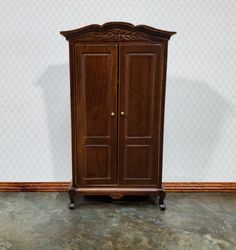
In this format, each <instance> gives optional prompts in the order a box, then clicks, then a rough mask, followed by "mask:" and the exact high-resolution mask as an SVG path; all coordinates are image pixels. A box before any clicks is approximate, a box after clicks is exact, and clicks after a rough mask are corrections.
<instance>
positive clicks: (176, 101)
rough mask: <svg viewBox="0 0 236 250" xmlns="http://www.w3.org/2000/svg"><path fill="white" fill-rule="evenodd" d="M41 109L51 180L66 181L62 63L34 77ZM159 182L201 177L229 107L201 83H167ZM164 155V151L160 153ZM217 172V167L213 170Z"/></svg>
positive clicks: (65, 74) (66, 102) (66, 101)
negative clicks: (42, 102) (44, 117)
mask: <svg viewBox="0 0 236 250" xmlns="http://www.w3.org/2000/svg"><path fill="white" fill-rule="evenodd" d="M36 85H37V86H39V87H40V88H42V90H43V94H44V99H45V106H46V110H47V120H48V131H49V140H50V150H51V154H52V163H53V168H54V179H55V181H68V180H70V179H71V131H70V126H71V124H70V88H69V66H68V64H62V65H53V66H50V67H48V69H47V70H46V71H45V73H44V74H43V75H42V77H41V78H40V79H39V80H38V81H37V83H36ZM166 101H167V102H166V116H165V148H164V174H165V176H164V181H204V180H205V181H207V180H209V178H210V177H211V176H212V175H214V176H215V175H217V173H214V172H212V171H214V170H215V166H212V165H211V164H210V161H211V158H212V157H214V152H215V150H216V148H217V147H219V146H220V144H219V140H220V139H221V135H220V133H221V129H222V127H223V126H224V123H225V122H226V121H227V119H229V117H230V116H231V115H232V114H233V113H234V112H235V107H234V106H233V105H232V104H229V103H227V102H226V101H225V99H224V98H223V97H222V96H221V95H220V94H219V93H218V92H217V91H216V90H214V89H212V88H211V87H210V86H209V85H207V84H206V83H205V82H199V81H191V80H188V79H182V78H170V79H168V83H167V98H166ZM165 154H166V155H165ZM216 171H217V170H216Z"/></svg>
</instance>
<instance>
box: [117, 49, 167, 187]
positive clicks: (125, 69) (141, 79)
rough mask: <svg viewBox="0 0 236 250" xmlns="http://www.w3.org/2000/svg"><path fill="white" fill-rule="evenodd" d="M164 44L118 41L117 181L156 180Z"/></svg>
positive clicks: (148, 181) (137, 182)
mask: <svg viewBox="0 0 236 250" xmlns="http://www.w3.org/2000/svg"><path fill="white" fill-rule="evenodd" d="M163 57H164V55H163V47H162V45H160V44H155V45H151V44H146V45H137V44H136V45H120V62H119V63H120V87H119V89H120V95H119V97H120V98H119V113H120V118H119V182H120V183H121V184H128V185H137V184H138V185H146V184H158V152H159V151H158V147H159V146H160V145H159V142H160V136H161V135H160V133H161V110H162V109H161V108H162V106H161V105H162V93H163V76H162V72H163V68H162V65H163V64H162V60H163Z"/></svg>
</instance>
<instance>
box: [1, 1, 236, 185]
mask: <svg viewBox="0 0 236 250" xmlns="http://www.w3.org/2000/svg"><path fill="white" fill-rule="evenodd" d="M235 13H236V1H234V0H225V1H223V0H221V1H220V0H215V1H211V0H207V1H205V0H192V1H186V0H162V1H157V0H156V1H153V0H132V1H131V0H119V1H112V0H106V1H105V0H99V1H98V0H97V1H91V0H84V1H82V0H80V1H77V0H73V1H66V0H63V1H62V0H34V1H33V0H11V1H6V0H0V181H68V180H70V178H71V146H70V105H69V70H68V44H67V42H66V41H65V39H64V38H63V37H62V36H60V35H59V31H61V30H67V29H73V28H77V27H81V26H84V25H87V24H91V23H99V24H102V23H104V22H107V21H127V22H131V23H134V24H147V25H151V26H154V27H157V28H161V29H167V30H173V31H177V35H175V36H173V37H172V39H171V41H170V46H169V58H168V59H169V61H168V79H167V96H166V116H165V125H166V126H165V143H164V181H236V66H235V65H236V28H235V27H236V15H235Z"/></svg>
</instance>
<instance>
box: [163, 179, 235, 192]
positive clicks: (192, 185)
mask: <svg viewBox="0 0 236 250" xmlns="http://www.w3.org/2000/svg"><path fill="white" fill-rule="evenodd" d="M163 186H164V188H165V190H166V192H176V193H178V192H219V193H221V192H229V193H230V192H236V182H165V183H163Z"/></svg>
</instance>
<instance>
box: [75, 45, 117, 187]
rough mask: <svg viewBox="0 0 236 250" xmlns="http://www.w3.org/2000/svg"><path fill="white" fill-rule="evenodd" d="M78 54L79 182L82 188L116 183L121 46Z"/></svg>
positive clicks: (88, 47) (88, 49) (80, 47)
mask: <svg viewBox="0 0 236 250" xmlns="http://www.w3.org/2000/svg"><path fill="white" fill-rule="evenodd" d="M75 54H76V63H75V67H76V70H75V71H76V94H77V95H78V98H77V100H78V103H76V108H77V113H78V114H77V121H78V124H77V125H76V126H77V131H78V136H77V138H78V142H77V144H78V151H77V152H78V164H79V167H78V168H77V169H78V176H77V179H78V180H79V184H80V185H89V184H111V183H116V181H117V178H116V169H117V114H116V110H117V56H116V55H117V46H116V45H85V46H83V45H78V46H76V49H75ZM113 113H114V114H113Z"/></svg>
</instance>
